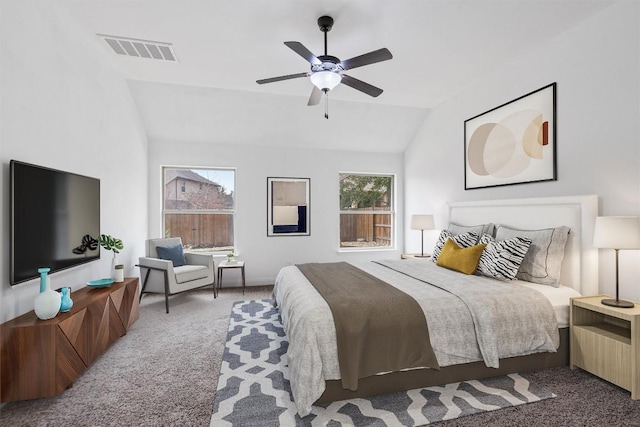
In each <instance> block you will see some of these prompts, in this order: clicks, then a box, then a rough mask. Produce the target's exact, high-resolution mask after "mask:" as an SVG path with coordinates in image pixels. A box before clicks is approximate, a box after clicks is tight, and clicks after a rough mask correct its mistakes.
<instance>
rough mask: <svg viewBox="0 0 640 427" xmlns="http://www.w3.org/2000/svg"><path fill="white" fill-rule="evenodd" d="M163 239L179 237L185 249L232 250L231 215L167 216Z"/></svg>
mask: <svg viewBox="0 0 640 427" xmlns="http://www.w3.org/2000/svg"><path fill="white" fill-rule="evenodd" d="M164 227H165V235H166V236H165V237H180V238H182V244H183V245H184V246H185V247H189V248H193V249H198V248H233V215H226V214H219V215H199V214H167V215H165V217H164Z"/></svg>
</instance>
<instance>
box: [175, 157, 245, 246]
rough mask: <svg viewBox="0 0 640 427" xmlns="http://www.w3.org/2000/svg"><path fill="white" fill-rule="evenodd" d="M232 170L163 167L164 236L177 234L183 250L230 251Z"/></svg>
mask: <svg viewBox="0 0 640 427" xmlns="http://www.w3.org/2000/svg"><path fill="white" fill-rule="evenodd" d="M235 206H236V203H235V170H234V169H205V168H200V169H195V168H194V169H179V168H169V167H165V168H163V226H164V234H165V237H180V238H182V244H183V246H184V249H185V251H188V252H220V251H233V248H234V232H233V226H234V218H235Z"/></svg>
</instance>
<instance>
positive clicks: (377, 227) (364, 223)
mask: <svg viewBox="0 0 640 427" xmlns="http://www.w3.org/2000/svg"><path fill="white" fill-rule="evenodd" d="M393 215H394V195H393V176H390V175H361V174H346V173H344V174H342V173H341V174H340V247H341V248H381V247H384V248H389V247H391V246H393V236H394V229H393V224H394V221H393Z"/></svg>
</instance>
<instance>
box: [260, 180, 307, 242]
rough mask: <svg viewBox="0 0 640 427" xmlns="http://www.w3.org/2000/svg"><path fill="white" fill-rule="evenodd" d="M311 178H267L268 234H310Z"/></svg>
mask: <svg viewBox="0 0 640 427" xmlns="http://www.w3.org/2000/svg"><path fill="white" fill-rule="evenodd" d="M310 186H311V179H310V178H274V177H270V178H267V236H309V235H311V231H310V229H309V228H310V224H311V222H310V218H309V214H310V211H309V200H310Z"/></svg>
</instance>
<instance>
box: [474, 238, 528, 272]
mask: <svg viewBox="0 0 640 427" xmlns="http://www.w3.org/2000/svg"><path fill="white" fill-rule="evenodd" d="M480 243H485V244H486V245H487V247H486V248H485V249H484V252H483V253H482V256H481V257H480V260H479V262H478V273H480V274H482V275H483V276H489V277H493V278H494V279H506V280H513V279H515V278H516V275H517V274H518V268H519V267H520V265H521V264H522V260H523V259H524V257H525V255H526V254H527V251H528V250H529V246H530V245H531V239H528V238H526V237H514V238H513V239H507V240H501V241H498V242H497V241H496V240H495V239H494V238H493V237H491V236H490V235H488V234H483V235H482V237H481V238H480Z"/></svg>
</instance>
